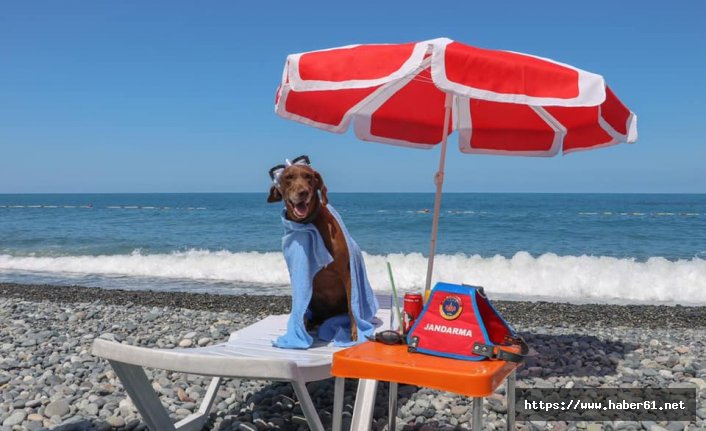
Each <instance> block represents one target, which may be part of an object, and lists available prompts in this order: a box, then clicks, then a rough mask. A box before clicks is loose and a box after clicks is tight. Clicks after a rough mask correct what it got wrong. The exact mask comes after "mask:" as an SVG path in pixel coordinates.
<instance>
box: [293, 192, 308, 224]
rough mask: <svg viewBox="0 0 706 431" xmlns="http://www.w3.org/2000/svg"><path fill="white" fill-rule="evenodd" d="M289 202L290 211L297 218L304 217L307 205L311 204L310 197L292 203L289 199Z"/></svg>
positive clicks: (306, 212)
mask: <svg viewBox="0 0 706 431" xmlns="http://www.w3.org/2000/svg"><path fill="white" fill-rule="evenodd" d="M289 203H290V204H291V205H292V211H293V212H294V215H295V216H296V217H297V218H300V219H303V218H306V215H307V214H309V205H310V204H311V197H309V199H307V200H305V201H301V202H299V203H294V202H292V201H291V200H290V201H289Z"/></svg>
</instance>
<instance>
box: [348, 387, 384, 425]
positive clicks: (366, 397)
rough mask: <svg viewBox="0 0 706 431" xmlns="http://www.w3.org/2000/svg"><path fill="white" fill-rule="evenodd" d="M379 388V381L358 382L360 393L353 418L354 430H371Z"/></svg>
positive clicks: (356, 396)
mask: <svg viewBox="0 0 706 431" xmlns="http://www.w3.org/2000/svg"><path fill="white" fill-rule="evenodd" d="M377 388H378V381H377V380H369V379H360V380H359V381H358V392H356V395H355V406H354V407H353V417H352V418H351V429H352V430H356V431H358V430H360V431H363V430H369V429H370V428H371V426H372V424H373V410H374V409H375V392H377Z"/></svg>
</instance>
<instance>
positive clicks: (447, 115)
mask: <svg viewBox="0 0 706 431" xmlns="http://www.w3.org/2000/svg"><path fill="white" fill-rule="evenodd" d="M452 100H453V96H452V95H450V94H448V93H447V94H446V100H445V102H444V108H445V110H444V132H443V139H442V141H441V155H440V156H439V170H438V171H437V172H436V175H434V184H436V197H435V198H434V216H433V219H432V223H431V244H430V245H429V260H428V261H427V279H426V282H425V283H424V301H425V302H426V300H427V299H428V298H429V292H430V290H431V273H432V271H433V270H434V254H435V253H436V234H437V232H438V230H439V213H440V210H441V187H442V186H443V185H444V166H445V165H446V141H447V140H448V137H449V122H450V121H451V101H452Z"/></svg>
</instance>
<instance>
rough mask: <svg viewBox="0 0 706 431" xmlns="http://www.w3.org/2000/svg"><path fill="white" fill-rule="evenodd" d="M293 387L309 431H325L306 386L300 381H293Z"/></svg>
mask: <svg viewBox="0 0 706 431" xmlns="http://www.w3.org/2000/svg"><path fill="white" fill-rule="evenodd" d="M292 386H294V392H295V393H296V394H297V398H298V399H299V404H300V405H301V406H302V411H303V412H304V417H306V421H307V423H308V424H309V429H311V430H313V431H324V426H323V424H322V423H321V419H320V418H319V413H318V412H317V411H316V407H314V402H313V401H312V400H311V396H310V395H309V391H308V390H307V389H306V385H305V384H304V383H302V382H300V381H297V380H295V381H293V382H292Z"/></svg>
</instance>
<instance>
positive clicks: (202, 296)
mask: <svg viewBox="0 0 706 431" xmlns="http://www.w3.org/2000/svg"><path fill="white" fill-rule="evenodd" d="M0 298H16V299H22V300H26V301H33V302H41V301H50V302H60V303H68V304H73V303H82V302H89V303H90V302H95V301H100V302H102V303H104V304H113V305H125V304H128V303H130V304H134V305H140V306H145V307H154V306H156V307H164V306H168V307H174V308H184V309H189V310H204V311H223V312H226V311H231V312H238V313H251V314H259V313H263V312H264V313H266V314H283V313H288V312H289V310H290V307H291V298H290V297H289V296H288V295H251V294H245V295H222V294H211V293H194V292H163V291H153V290H123V289H105V288H100V287H84V286H75V285H37V284H17V283H4V282H0ZM490 299H491V301H492V303H493V305H495V307H496V308H497V309H498V311H499V312H500V314H501V315H502V316H503V318H505V320H507V321H508V323H510V324H511V325H513V326H515V327H516V328H517V329H518V330H522V328H523V327H525V326H566V325H568V326H569V327H571V326H577V327H580V326H605V327H615V326H628V327H637V328H645V329H660V328H670V329H678V328H682V329H687V328H706V306H683V305H644V304H639V305H624V304H573V303H567V302H546V301H536V302H530V301H508V300H493V299H492V298H490Z"/></svg>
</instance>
